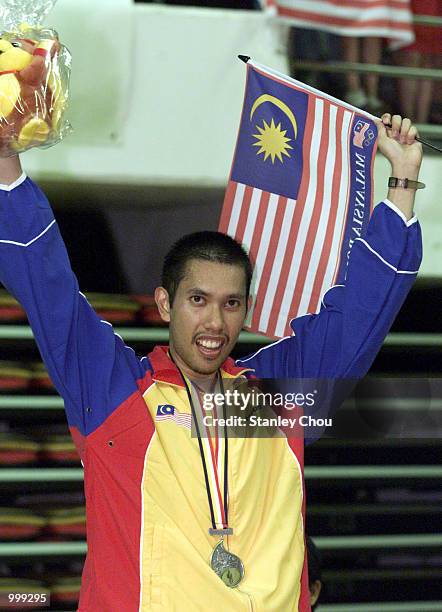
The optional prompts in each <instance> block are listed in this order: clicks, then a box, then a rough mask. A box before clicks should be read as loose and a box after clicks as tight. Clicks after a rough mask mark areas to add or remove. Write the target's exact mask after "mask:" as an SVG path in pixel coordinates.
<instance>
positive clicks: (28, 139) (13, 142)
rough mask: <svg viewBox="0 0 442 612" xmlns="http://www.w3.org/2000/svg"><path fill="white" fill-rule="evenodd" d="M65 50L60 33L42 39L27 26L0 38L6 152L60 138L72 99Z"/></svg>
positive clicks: (1, 144)
mask: <svg viewBox="0 0 442 612" xmlns="http://www.w3.org/2000/svg"><path fill="white" fill-rule="evenodd" d="M47 32H51V31H48V30H45V32H44V33H45V34H46V35H47ZM60 48H61V45H60V43H59V41H58V39H57V37H56V35H55V36H54V37H52V38H43V37H42V38H40V39H38V38H37V37H36V30H35V29H29V30H26V28H25V27H24V28H21V30H20V32H17V33H6V34H5V33H3V35H2V37H1V38H0V156H2V157H6V156H8V155H13V154H15V153H18V152H21V151H24V150H26V149H29V148H31V147H34V146H42V145H43V146H45V145H47V146H49V145H50V144H53V142H54V141H57V140H59V138H60V135H59V127H60V125H59V124H60V119H61V117H62V114H63V111H64V109H65V106H66V99H67V94H66V88H67V85H66V84H65V83H63V79H62V78H61V76H60V71H59V67H58V54H59V52H60Z"/></svg>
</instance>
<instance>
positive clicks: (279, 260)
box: [219, 61, 377, 337]
mask: <svg viewBox="0 0 442 612" xmlns="http://www.w3.org/2000/svg"><path fill="white" fill-rule="evenodd" d="M376 141H377V128H376V125H375V123H374V117H372V116H371V115H367V114H366V113H364V112H363V111H358V109H355V108H353V107H351V106H349V105H348V104H346V103H344V102H340V101H339V100H336V99H334V98H331V97H330V96H327V95H326V94H323V93H321V92H320V91H317V90H315V89H313V88H311V87H308V86H306V85H304V84H303V83H300V82H298V81H295V80H294V79H291V78H290V77H286V76H284V75H282V74H279V73H277V72H275V71H273V70H270V69H269V68H265V67H263V66H260V65H259V64H256V63H252V62H250V61H249V62H248V64H247V85H246V92H245V99H244V106H243V112H242V118H241V124H240V129H239V134H238V140H237V144H236V151H235V156H234V160H233V165H232V171H231V175H230V181H229V184H228V187H227V190H226V195H225V200H224V206H223V210H222V214H221V220H220V225H219V230H220V231H221V232H224V233H227V234H230V235H231V236H233V237H235V238H236V239H237V240H238V241H239V242H241V243H242V244H243V245H244V246H245V247H246V249H247V250H248V252H249V254H250V257H251V259H252V262H253V263H254V275H253V281H252V293H253V294H254V296H255V299H254V303H253V306H252V308H251V310H250V312H249V314H248V318H247V320H246V325H245V327H246V328H247V329H249V330H250V331H254V332H258V333H262V334H265V335H267V336H270V337H282V336H285V335H289V334H290V333H291V330H290V327H289V322H290V320H291V319H292V318H294V317H297V316H300V315H303V314H306V313H315V312H317V311H318V310H319V308H320V304H321V298H322V296H323V294H324V293H325V291H326V290H327V289H328V288H329V287H330V286H332V285H335V284H342V283H343V281H344V280H345V273H346V267H347V262H348V256H349V253H350V250H351V247H352V244H353V242H354V240H355V239H356V238H358V237H360V236H361V235H363V234H364V233H365V230H366V227H367V224H368V221H369V217H370V213H371V209H372V188H373V186H372V164H373V160H374V155H375V150H376Z"/></svg>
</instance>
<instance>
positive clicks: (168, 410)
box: [155, 404, 192, 429]
mask: <svg viewBox="0 0 442 612" xmlns="http://www.w3.org/2000/svg"><path fill="white" fill-rule="evenodd" d="M155 420H156V421H174V422H175V423H176V424H177V425H181V426H182V427H186V428H187V429H190V428H191V426H192V415H191V414H188V413H187V412H179V410H177V409H176V408H175V406H172V405H171V404H158V407H157V414H156V417H155Z"/></svg>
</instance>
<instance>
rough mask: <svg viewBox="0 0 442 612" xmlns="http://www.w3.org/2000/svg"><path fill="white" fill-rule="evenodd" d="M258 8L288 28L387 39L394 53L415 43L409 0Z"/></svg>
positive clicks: (268, 3)
mask: <svg viewBox="0 0 442 612" xmlns="http://www.w3.org/2000/svg"><path fill="white" fill-rule="evenodd" d="M261 4H262V5H263V7H264V8H267V9H269V10H270V11H271V13H272V14H273V15H275V17H277V18H279V19H280V20H283V21H285V22H286V23H288V24H290V25H293V26H297V27H301V28H313V29H316V30H324V31H326V32H333V33H335V34H341V35H343V36H377V37H380V38H387V39H389V42H390V47H391V48H393V49H397V48H399V47H401V46H405V45H409V44H411V43H412V42H414V39H415V36H414V29H413V12H412V9H411V1H410V0H261Z"/></svg>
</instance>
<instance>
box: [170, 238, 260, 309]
mask: <svg viewBox="0 0 442 612" xmlns="http://www.w3.org/2000/svg"><path fill="white" fill-rule="evenodd" d="M191 259H199V260H202V261H213V262H216V263H222V264H228V265H232V266H241V267H242V268H243V270H244V274H245V277H246V297H248V296H249V292H250V284H251V282H252V274H253V267H252V264H251V262H250V259H249V256H248V255H247V253H246V251H245V249H244V248H243V247H242V245H241V244H240V243H239V242H237V241H236V240H234V239H233V238H231V237H230V236H228V235H227V234H223V233H221V232H209V231H205V232H194V233H193V234H186V236H183V237H182V238H180V239H179V240H178V241H177V242H175V244H174V245H173V246H172V247H171V249H170V250H169V252H168V253H167V255H166V257H165V258H164V263H163V273H162V276H161V284H162V286H163V287H164V288H165V289H166V290H167V293H168V294H169V300H170V304H171V305H172V304H173V300H174V298H175V294H176V291H177V289H178V285H179V284H180V282H181V281H182V280H183V278H184V275H185V273H186V266H187V263H188V262H189V261H190V260H191Z"/></svg>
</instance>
